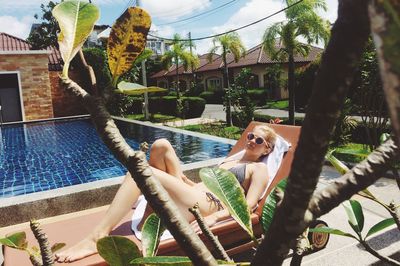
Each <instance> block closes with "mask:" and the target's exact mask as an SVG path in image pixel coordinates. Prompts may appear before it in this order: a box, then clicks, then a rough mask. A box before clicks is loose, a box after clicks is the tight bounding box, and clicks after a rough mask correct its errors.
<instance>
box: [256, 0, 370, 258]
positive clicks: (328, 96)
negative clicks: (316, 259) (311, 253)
mask: <svg viewBox="0 0 400 266" xmlns="http://www.w3.org/2000/svg"><path fill="white" fill-rule="evenodd" d="M366 4H367V3H366V2H365V1H364V0H342V1H339V16H338V20H337V21H336V22H335V24H334V26H333V28H332V37H331V39H330V42H329V44H328V46H327V48H326V50H325V53H324V55H323V57H322V61H321V66H320V69H319V70H318V76H317V77H316V80H315V82H314V86H313V93H312V96H311V100H310V104H309V107H308V110H307V114H306V117H305V120H304V123H303V127H302V131H301V135H300V140H299V143H298V147H297V149H296V152H295V157H294V161H293V163H292V167H291V172H290V175H289V178H288V184H287V187H286V190H285V196H284V199H283V202H282V205H281V207H280V208H278V209H277V212H276V214H275V216H274V219H273V221H272V224H271V227H270V229H269V230H268V232H267V234H266V236H265V238H264V240H263V242H262V243H261V245H260V247H259V249H258V250H257V253H256V255H255V257H254V259H253V263H254V265H280V264H282V262H283V260H284V258H285V257H286V255H287V254H288V251H289V249H290V248H291V247H293V246H294V244H295V239H296V237H297V236H298V235H300V234H301V233H302V232H304V230H305V229H306V227H307V223H306V222H305V221H304V217H305V215H306V210H307V209H308V204H309V201H310V199H311V196H312V194H313V191H314V190H315V187H316V184H317V182H318V178H319V174H320V172H321V169H322V164H323V161H324V156H325V154H326V152H327V149H328V144H329V140H330V136H331V135H332V132H333V129H334V126H335V124H336V122H337V120H338V117H339V115H340V110H341V109H342V106H343V103H344V100H345V96H346V94H347V91H348V89H349V86H350V84H351V81H352V79H353V74H354V72H355V69H356V66H357V65H358V63H359V60H360V58H361V54H362V51H363V49H364V46H365V43H366V41H367V39H368V36H369V21H368V16H367V6H366Z"/></svg>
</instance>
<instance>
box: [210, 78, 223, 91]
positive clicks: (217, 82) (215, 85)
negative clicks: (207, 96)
mask: <svg viewBox="0 0 400 266" xmlns="http://www.w3.org/2000/svg"><path fill="white" fill-rule="evenodd" d="M220 89H222V86H221V79H220V78H217V77H211V78H209V79H207V90H220Z"/></svg>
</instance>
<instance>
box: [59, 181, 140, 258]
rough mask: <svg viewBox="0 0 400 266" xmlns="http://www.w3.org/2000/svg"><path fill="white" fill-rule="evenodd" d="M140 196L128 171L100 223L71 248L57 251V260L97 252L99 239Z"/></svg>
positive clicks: (109, 230)
mask: <svg viewBox="0 0 400 266" xmlns="http://www.w3.org/2000/svg"><path fill="white" fill-rule="evenodd" d="M139 196H140V190H139V188H138V187H137V185H136V183H135V182H134V181H133V179H132V177H131V175H130V174H129V173H127V174H126V176H125V179H124V181H123V182H122V184H121V186H120V188H119V189H118V191H117V193H116V194H115V197H114V199H113V201H112V203H111V205H110V207H109V208H108V210H107V212H106V214H105V216H104V217H103V219H102V220H101V221H100V223H99V224H98V225H97V226H96V227H95V228H94V229H93V230H92V232H91V233H90V234H89V235H88V236H87V237H85V238H84V239H83V240H81V241H80V242H78V243H77V244H75V245H74V246H72V247H70V248H69V249H66V250H64V251H61V252H59V253H56V254H55V257H56V260H57V261H58V262H72V261H76V260H80V259H82V258H85V257H87V256H90V255H92V254H95V253H97V248H96V242H97V240H98V239H100V238H102V237H105V236H107V235H108V234H109V233H110V232H111V230H112V229H113V228H114V227H115V226H116V225H117V224H118V222H120V221H121V220H122V218H123V217H124V216H125V215H126V214H127V213H128V212H129V211H130V210H131V209H132V206H133V204H134V203H135V202H136V201H137V199H138V198H139ZM94 222H95V221H94Z"/></svg>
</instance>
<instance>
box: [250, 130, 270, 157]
mask: <svg viewBox="0 0 400 266" xmlns="http://www.w3.org/2000/svg"><path fill="white" fill-rule="evenodd" d="M269 147H270V144H269V143H268V142H267V141H266V140H265V137H264V132H263V131H262V130H261V129H259V128H257V127H255V128H254V130H253V132H250V133H249V134H248V135H247V144H246V149H247V150H248V151H251V152H254V153H257V154H258V157H261V156H263V155H266V154H268V153H269V150H270V148H269Z"/></svg>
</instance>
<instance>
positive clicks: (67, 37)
mask: <svg viewBox="0 0 400 266" xmlns="http://www.w3.org/2000/svg"><path fill="white" fill-rule="evenodd" d="M52 13H53V16H54V17H55V18H56V20H57V22H58V25H59V26H60V29H61V31H60V34H59V35H58V43H59V45H60V52H61V56H62V58H63V60H64V69H63V73H62V75H63V76H64V77H67V76H68V68H69V64H70V62H71V60H72V58H74V56H75V55H76V54H77V53H78V51H79V49H81V47H82V45H83V43H84V42H85V40H86V39H87V37H89V35H90V33H91V32H92V31H93V27H94V24H95V22H96V21H97V20H98V19H99V17H100V12H99V9H98V8H97V7H96V6H95V5H93V4H90V3H87V2H83V1H64V2H61V3H59V4H58V5H56V6H55V7H54V9H53V12H52Z"/></svg>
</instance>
